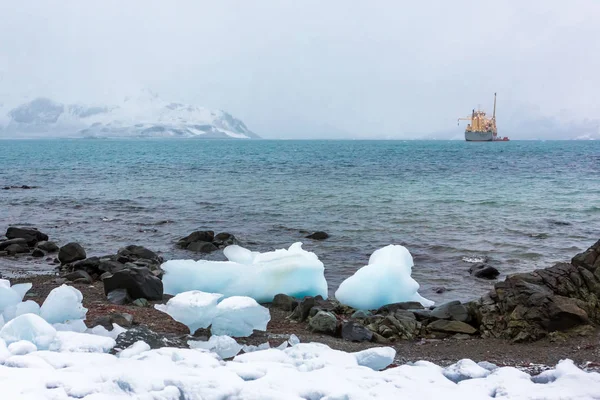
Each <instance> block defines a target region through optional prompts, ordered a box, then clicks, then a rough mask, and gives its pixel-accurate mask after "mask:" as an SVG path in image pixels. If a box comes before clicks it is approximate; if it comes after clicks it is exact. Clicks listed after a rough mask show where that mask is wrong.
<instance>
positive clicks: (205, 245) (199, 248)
mask: <svg viewBox="0 0 600 400" xmlns="http://www.w3.org/2000/svg"><path fill="white" fill-rule="evenodd" d="M186 249H188V250H190V251H195V252H198V253H212V252H213V251H217V250H219V248H218V247H217V246H215V245H214V244H212V243H210V242H192V243H190V244H189V245H188V246H187V247H186Z"/></svg>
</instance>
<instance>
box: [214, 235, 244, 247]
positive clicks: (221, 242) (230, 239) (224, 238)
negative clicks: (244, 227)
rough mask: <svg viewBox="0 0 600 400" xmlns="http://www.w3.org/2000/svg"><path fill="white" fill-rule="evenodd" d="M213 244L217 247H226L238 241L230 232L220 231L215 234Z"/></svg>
mask: <svg viewBox="0 0 600 400" xmlns="http://www.w3.org/2000/svg"><path fill="white" fill-rule="evenodd" d="M213 244H215V245H216V246H219V247H227V246H231V245H233V244H238V241H237V239H236V237H235V236H233V235H232V234H231V233H227V232H222V233H219V234H217V235H216V236H215V239H214V240H213Z"/></svg>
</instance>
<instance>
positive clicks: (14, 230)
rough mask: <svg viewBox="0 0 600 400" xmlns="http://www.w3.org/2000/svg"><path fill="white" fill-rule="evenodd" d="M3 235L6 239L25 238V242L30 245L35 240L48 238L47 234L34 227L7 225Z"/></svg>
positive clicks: (39, 240)
mask: <svg viewBox="0 0 600 400" xmlns="http://www.w3.org/2000/svg"><path fill="white" fill-rule="evenodd" d="M5 236H6V237H7V238H8V239H17V238H22V239H25V240H27V244H28V245H30V246H33V245H35V244H36V243H37V242H41V241H44V240H48V235H46V234H45V233H42V232H40V231H38V230H37V229H35V228H23V227H16V226H9V227H8V229H7V230H6V234H5Z"/></svg>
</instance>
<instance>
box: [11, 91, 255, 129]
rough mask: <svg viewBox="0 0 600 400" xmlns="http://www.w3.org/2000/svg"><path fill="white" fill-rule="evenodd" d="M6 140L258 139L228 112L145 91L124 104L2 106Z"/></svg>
mask: <svg viewBox="0 0 600 400" xmlns="http://www.w3.org/2000/svg"><path fill="white" fill-rule="evenodd" d="M0 137H4V138H19V137H90V138H115V137H145V138H149V137H180V138H191V137H198V138H211V139H214V138H223V139H225V138H234V139H249V138H258V135H256V134H255V133H253V132H252V131H250V130H249V129H248V128H247V127H246V125H245V124H244V123H243V122H242V121H240V120H239V119H237V118H234V117H233V116H231V115H230V114H228V113H226V112H225V111H222V110H210V109H207V108H203V107H198V106H193V105H188V104H181V103H169V102H164V101H162V100H160V99H159V98H158V97H157V96H156V95H153V94H147V93H144V95H142V96H139V97H136V98H127V99H125V100H124V101H123V102H122V103H121V104H119V105H113V106H87V105H81V104H63V103H59V102H56V101H53V100H51V99H47V98H43V97H40V98H36V99H34V100H32V101H29V102H27V103H24V104H21V105H19V106H18V107H15V108H12V109H8V110H7V109H6V107H4V110H3V109H2V107H1V105H0Z"/></svg>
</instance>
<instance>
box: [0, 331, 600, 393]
mask: <svg viewBox="0 0 600 400" xmlns="http://www.w3.org/2000/svg"><path fill="white" fill-rule="evenodd" d="M75 335H78V334H76V333H75ZM79 335H82V334H79ZM88 336H94V335H88ZM213 338H214V339H213ZM213 338H211V340H210V341H209V342H204V343H203V344H199V343H198V344H194V342H192V347H193V348H192V349H176V348H168V347H165V348H161V349H150V347H149V346H148V345H147V344H146V343H144V342H141V341H140V342H136V343H134V344H133V345H131V346H130V347H128V348H127V349H125V350H123V351H121V352H120V353H119V354H117V355H110V354H105V353H102V352H100V353H95V352H80V351H75V352H69V351H70V350H72V349H64V348H60V349H57V350H58V351H47V350H39V349H37V348H36V346H35V345H33V344H30V343H28V342H14V343H13V344H11V345H9V346H6V344H5V343H4V341H3V340H0V387H1V388H2V396H3V397H2V398H6V399H11V400H12V399H36V400H40V399H69V398H80V399H88V400H97V399H117V400H119V399H172V400H179V399H236V400H244V399H247V400H251V399H252V400H257V399H260V400H269V399H272V400H275V399H277V400H281V399H290V400H292V399H294V400H302V399H322V400H333V399H338V400H339V399H352V400H362V399H364V400H367V399H369V400H370V399H386V400H389V399H397V398H444V399H457V400H468V399H492V398H500V397H502V398H508V399H549V400H552V399H578V400H579V399H597V398H598V394H599V393H600V374H598V373H589V372H584V371H582V370H580V369H579V368H577V367H576V366H575V365H574V364H573V363H572V362H571V361H569V360H565V361H562V362H560V363H559V364H558V365H557V366H556V368H554V369H551V370H549V371H546V372H544V373H543V374H541V375H539V376H537V377H532V376H530V375H528V374H527V373H525V372H522V371H519V370H517V369H515V368H513V367H502V368H493V369H486V368H483V367H482V366H480V365H478V364H476V363H474V362H473V361H471V360H461V361H459V362H458V363H456V364H454V365H451V366H449V367H447V368H443V367H440V366H438V365H436V364H433V363H430V362H426V361H419V362H415V363H413V364H405V365H401V366H393V365H392V366H393V367H394V368H388V367H389V366H390V365H391V364H392V363H393V360H394V357H395V351H394V349H392V348H389V347H379V348H373V349H368V350H364V351H361V352H358V353H345V352H343V351H338V350H333V349H331V348H329V347H328V346H326V345H323V344H318V343H299V344H295V345H294V346H292V347H288V348H284V349H276V348H269V349H266V350H258V351H254V352H251V353H244V354H239V355H236V354H238V352H239V351H240V347H241V346H239V345H238V344H237V343H235V341H234V340H233V339H231V338H228V337H217V336H214V337H213ZM69 343H73V340H72V339H70V340H69ZM75 343H77V341H75ZM75 347H78V346H75ZM100 347H101V346H99V347H98V348H100ZM81 351H86V349H85V348H82V349H81ZM231 357H233V359H231V360H229V361H224V360H223V359H224V358H227V359H230V358H231Z"/></svg>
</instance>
